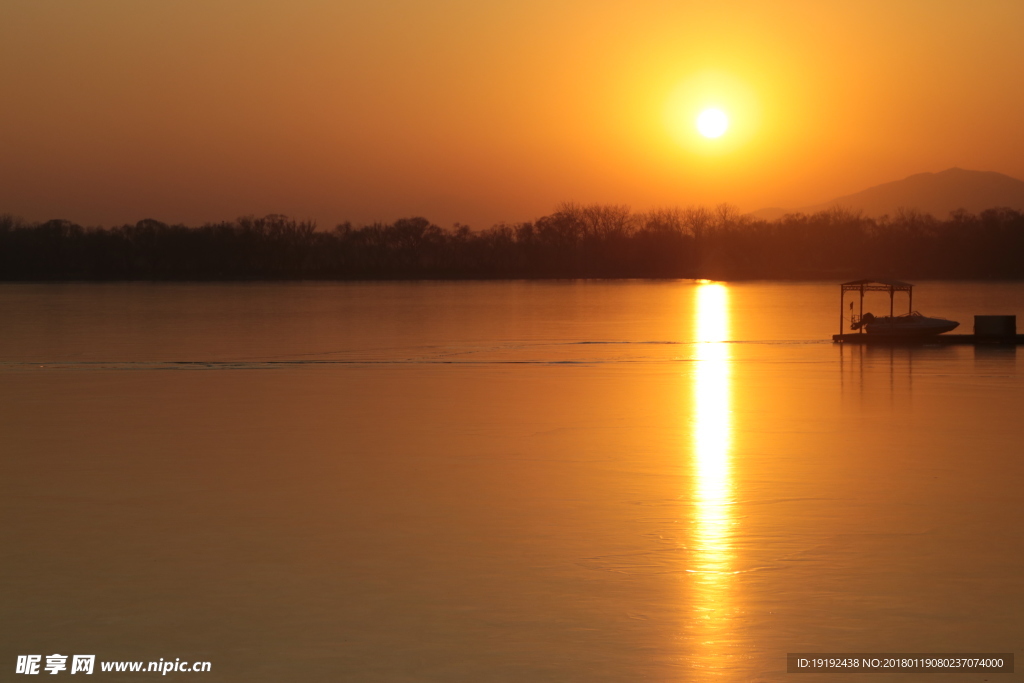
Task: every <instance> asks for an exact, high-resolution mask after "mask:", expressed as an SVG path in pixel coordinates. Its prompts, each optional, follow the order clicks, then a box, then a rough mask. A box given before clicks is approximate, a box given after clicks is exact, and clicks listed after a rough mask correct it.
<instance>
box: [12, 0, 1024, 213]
mask: <svg viewBox="0 0 1024 683" xmlns="http://www.w3.org/2000/svg"><path fill="white" fill-rule="evenodd" d="M1022 27H1024V3H1022V2H1019V0H974V1H973V2H971V3H965V2H959V1H957V2H953V1H950V0H921V1H905V2H895V1H894V0H888V1H885V2H873V1H871V2H867V1H864V0H858V2H845V1H844V2H825V1H823V0H816V1H813V2H767V1H764V2H721V1H715V2H710V1H707V2H679V1H676V2H633V3H624V2H618V1H617V2H601V1H595V0H587V1H583V0H565V1H561V2H559V1H558V0H544V1H539V0H516V1H515V2H480V0H472V1H470V0H433V1H432V2H425V1H419V2H414V1H412V0H374V1H373V2H369V1H366V2H359V3H356V2H341V1H338V0H288V1H284V0H275V1H269V0H264V1H260V0H174V1H173V2H172V1H165V2H157V1H153V2H139V1H138V0H116V1H114V0H110V1H105V0H102V1H101V0H64V1H61V0H4V2H3V3H2V4H0V86H2V93H3V103H2V105H0V150H2V153H0V212H9V213H14V214H16V215H20V216H22V217H24V218H27V219H30V220H38V219H45V218H52V217H62V218H68V219H71V220H75V221H78V222H82V223H87V224H112V223H121V222H134V221H137V220H139V219H141V218H144V217H153V218H158V219H161V220H165V221H172V222H177V221H183V222H188V223H199V222H202V221H207V220H218V219H228V218H234V217H236V216H238V215H243V214H265V213H271V212H273V213H285V214H288V215H291V216H294V217H296V218H315V219H317V220H318V221H319V223H320V225H321V226H323V227H331V226H333V225H334V224H335V223H336V222H338V221H341V220H344V219H351V220H352V221H354V222H356V223H365V222H370V221H374V220H393V219H395V218H398V217H401V216H409V215H423V216H426V217H428V218H430V219H432V220H433V221H435V222H437V223H439V224H441V225H451V224H452V223H454V222H456V221H459V222H462V223H468V224H470V225H472V226H473V227H476V228H479V227H487V226H488V225H490V224H492V223H494V222H498V221H519V220H527V219H531V218H534V217H536V216H539V215H542V214H545V213H548V212H550V211H551V210H552V209H553V208H554V207H555V205H556V204H558V203H559V202H562V201H577V202H601V203H617V204H628V205H630V206H632V207H633V208H635V209H647V208H651V207H655V206H674V205H687V204H694V203H705V204H716V203H719V202H723V201H725V202H730V203H732V204H735V205H737V206H738V207H739V208H740V209H741V210H744V211H747V210H754V209H758V208H762V207H765V206H784V207H796V206H804V205H808V204H814V203H818V202H822V201H826V200H828V199H831V198H832V197H835V196H838V195H843V194H848V193H851V192H855V191H858V190H861V189H863V188H865V187H867V186H869V185H874V184H878V183H880V182H885V181H889V180H895V179H899V178H902V177H905V176H907V175H910V174H912V173H918V172H922V171H940V170H944V169H946V168H949V167H951V166H960V167H963V168H969V169H977V170H993V171H1000V172H1003V173H1007V174H1009V175H1013V176H1015V177H1019V178H1024V125H1022V123H1021V122H1022V121H1024V88H1021V84H1022V83H1024V56H1022V54H1024V53H1022V52H1021V47H1020V40H1019V33H1020V30H1021V28H1022ZM711 104H715V105H718V106H720V107H721V108H723V109H725V110H726V111H727V112H728V113H729V115H730V117H731V120H732V128H731V129H730V131H729V132H728V133H726V135H725V136H723V137H722V138H720V139H718V140H716V141H706V140H702V139H698V138H697V136H696V133H695V130H694V129H693V126H692V120H691V117H695V116H696V114H697V112H699V107H700V106H705V105H708V106H709V105H711ZM680 122H682V123H680Z"/></svg>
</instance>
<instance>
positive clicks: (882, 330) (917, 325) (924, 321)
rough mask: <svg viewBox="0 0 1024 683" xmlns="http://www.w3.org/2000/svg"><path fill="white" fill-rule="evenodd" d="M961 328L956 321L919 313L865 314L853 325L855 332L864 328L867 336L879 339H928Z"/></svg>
mask: <svg viewBox="0 0 1024 683" xmlns="http://www.w3.org/2000/svg"><path fill="white" fill-rule="evenodd" d="M959 326H960V323H958V322H956V321H955V320H947V319H945V318H929V317H928V316H925V315H921V314H920V313H918V312H917V311H911V312H910V313H906V314H904V315H886V316H875V315H872V314H871V313H865V314H864V315H862V316H860V319H859V320H855V321H854V322H853V324H852V325H851V327H852V328H853V329H855V330H859V329H860V328H861V327H863V328H864V332H866V333H867V334H870V335H875V336H879V337H927V336H930V335H933V334H942V333H943V332H949V331H950V330H954V329H956V328H957V327H959Z"/></svg>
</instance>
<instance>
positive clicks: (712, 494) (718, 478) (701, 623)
mask: <svg viewBox="0 0 1024 683" xmlns="http://www.w3.org/2000/svg"><path fill="white" fill-rule="evenodd" d="M695 296H696V306H695V312H696V313H695V315H696V319H695V321H694V322H695V327H696V341H697V345H696V348H697V351H696V354H695V360H696V363H695V369H694V374H693V405H694V410H693V424H692V435H693V437H692V438H693V443H692V448H693V450H692V452H693V482H694V485H693V491H692V492H691V497H692V498H691V499H692V501H693V510H694V517H693V521H694V524H693V536H692V540H691V550H692V551H693V553H692V556H691V565H690V572H691V576H692V577H693V584H694V603H693V604H694V607H695V610H696V614H695V623H694V625H695V626H696V628H697V630H698V634H697V635H698V639H699V642H700V643H701V647H700V653H699V658H698V661H700V660H703V661H704V664H703V666H704V667H707V668H708V669H714V668H717V666H718V665H719V663H720V660H716V659H715V655H716V654H720V647H721V642H722V639H723V638H724V637H726V630H725V629H726V624H725V621H726V616H725V615H726V614H727V613H728V610H729V604H730V594H729V589H730V583H731V579H732V577H733V574H732V562H733V553H732V544H731V533H732V525H733V511H732V504H731V503H732V463H731V459H730V451H731V448H732V413H731V411H732V406H731V389H730V371H731V368H730V363H731V361H730V358H729V344H728V343H726V342H727V341H728V339H729V292H728V290H727V289H726V287H725V285H722V284H717V283H703V284H700V285H699V286H698V287H697V288H696V293H695Z"/></svg>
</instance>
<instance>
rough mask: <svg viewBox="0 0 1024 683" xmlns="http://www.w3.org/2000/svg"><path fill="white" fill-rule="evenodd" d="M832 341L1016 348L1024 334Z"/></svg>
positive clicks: (834, 338)
mask: <svg viewBox="0 0 1024 683" xmlns="http://www.w3.org/2000/svg"><path fill="white" fill-rule="evenodd" d="M832 341H834V342H839V343H842V344H871V345H872V346H874V345H879V346H911V345H912V346H923V345H929V346H955V345H958V344H976V345H979V346H1016V345H1019V344H1024V334H1014V335H1005V336H999V337H994V336H989V335H978V334H936V335H933V336H929V337H895V336H893V337H887V336H879V335H877V334H859V333H857V332H852V333H850V334H833V335H832Z"/></svg>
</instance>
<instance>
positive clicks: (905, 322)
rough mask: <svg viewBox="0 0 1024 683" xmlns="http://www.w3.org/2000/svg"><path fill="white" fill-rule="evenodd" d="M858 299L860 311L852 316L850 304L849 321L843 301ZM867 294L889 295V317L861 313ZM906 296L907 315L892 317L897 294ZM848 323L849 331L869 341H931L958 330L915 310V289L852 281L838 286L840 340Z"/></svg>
mask: <svg viewBox="0 0 1024 683" xmlns="http://www.w3.org/2000/svg"><path fill="white" fill-rule="evenodd" d="M848 292H849V293H856V294H859V295H860V310H859V312H857V313H855V312H854V309H853V306H854V302H853V301H851V302H850V309H849V317H847V316H846V309H845V306H844V303H845V301H844V298H845V296H846V294H847V293H848ZM868 292H884V293H886V294H888V295H889V315H884V316H882V315H872V314H871V313H865V312H864V295H865V293H868ZM897 292H900V293H906V295H907V309H906V310H907V312H906V313H904V314H902V315H895V314H894V312H893V308H894V305H895V297H896V293H897ZM847 322H849V325H850V329H851V330H853V331H855V332H858V333H860V334H866V335H867V336H869V337H872V338H920V337H931V336H935V335H938V334H942V333H943V332H949V331H950V330H953V329H956V328H957V327H959V325H960V323H958V322H956V321H955V320H946V319H945V318H930V317H928V316H926V315H921V314H920V313H918V312H917V311H915V310H914V285H912V284H910V283H909V282H900V281H899V280H854V281H853V282H844V283H843V284H842V285H840V296H839V336H840V337H842V336H844V332H845V330H844V329H843V328H844V327H845V325H846V323H847Z"/></svg>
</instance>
